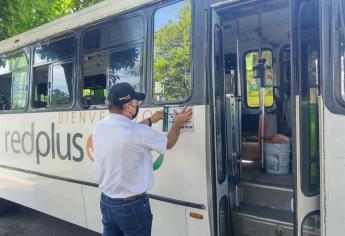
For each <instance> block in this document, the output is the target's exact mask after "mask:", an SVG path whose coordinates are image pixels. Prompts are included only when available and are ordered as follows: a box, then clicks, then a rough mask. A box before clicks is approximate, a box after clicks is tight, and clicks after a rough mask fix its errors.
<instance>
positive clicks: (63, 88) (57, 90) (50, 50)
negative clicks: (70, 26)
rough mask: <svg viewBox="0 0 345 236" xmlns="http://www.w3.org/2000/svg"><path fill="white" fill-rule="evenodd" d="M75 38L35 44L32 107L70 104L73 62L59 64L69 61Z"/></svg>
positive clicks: (74, 47)
mask: <svg viewBox="0 0 345 236" xmlns="http://www.w3.org/2000/svg"><path fill="white" fill-rule="evenodd" d="M76 51H77V50H76V40H75V37H74V36H69V37H64V38H61V39H58V40H53V41H50V42H48V43H44V44H38V46H37V47H35V49H34V65H33V80H32V107H33V108H51V107H66V106H68V105H71V101H72V75H73V65H74V64H73V63H72V62H69V63H64V64H60V63H59V61H62V60H66V59H72V58H74V55H75V53H76Z"/></svg>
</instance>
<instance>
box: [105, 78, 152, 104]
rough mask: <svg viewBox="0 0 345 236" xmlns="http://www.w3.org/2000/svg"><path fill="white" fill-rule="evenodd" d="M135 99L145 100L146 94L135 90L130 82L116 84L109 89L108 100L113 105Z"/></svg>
mask: <svg viewBox="0 0 345 236" xmlns="http://www.w3.org/2000/svg"><path fill="white" fill-rule="evenodd" d="M133 99H136V100H138V101H143V100H144V99H145V94H143V93H138V92H135V90H134V88H133V87H132V85H130V84H129V83H118V84H115V85H113V86H112V87H111V88H110V90H109V94H108V102H109V103H111V104H113V105H123V104H126V103H128V102H130V101H132V100H133Z"/></svg>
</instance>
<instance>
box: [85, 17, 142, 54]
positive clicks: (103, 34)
mask: <svg viewBox="0 0 345 236" xmlns="http://www.w3.org/2000/svg"><path fill="white" fill-rule="evenodd" d="M143 37H144V22H143V19H142V18H141V17H139V16H136V17H132V18H129V19H122V20H115V21H111V22H109V23H103V24H101V25H100V26H99V27H97V28H96V29H92V30H89V31H87V32H86V33H85V35H84V37H83V51H84V52H87V51H93V50H100V49H105V48H110V47H113V46H115V45H121V44H126V43H128V42H130V41H142V39H143Z"/></svg>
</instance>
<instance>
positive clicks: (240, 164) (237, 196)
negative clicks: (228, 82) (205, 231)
mask: <svg viewBox="0 0 345 236" xmlns="http://www.w3.org/2000/svg"><path fill="white" fill-rule="evenodd" d="M236 54H237V58H236V60H237V81H238V82H237V89H242V88H241V86H239V84H240V82H239V81H241V71H240V65H241V64H240V63H241V62H240V23H239V21H238V18H237V19H236ZM241 139H242V137H240V146H241V142H242V140H241ZM236 160H237V161H238V163H237V166H238V172H239V173H238V177H239V178H241V172H242V161H241V156H240V158H239V159H237V158H236ZM235 193H236V207H239V206H240V200H239V199H240V197H239V189H238V185H237V184H236V186H235Z"/></svg>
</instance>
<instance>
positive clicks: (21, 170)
mask: <svg viewBox="0 0 345 236" xmlns="http://www.w3.org/2000/svg"><path fill="white" fill-rule="evenodd" d="M0 168H4V169H8V170H14V171H19V172H24V173H28V174H33V175H38V176H42V177H47V178H50V179H57V180H62V181H65V182H71V183H75V184H82V185H87V186H91V187H96V188H98V184H95V183H91V182H86V181H80V180H76V179H70V178H65V177H61V176H56V175H50V174H45V173H41V172H37V171H32V170H25V169H21V168H17V167H12V166H5V165H0Z"/></svg>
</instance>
